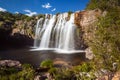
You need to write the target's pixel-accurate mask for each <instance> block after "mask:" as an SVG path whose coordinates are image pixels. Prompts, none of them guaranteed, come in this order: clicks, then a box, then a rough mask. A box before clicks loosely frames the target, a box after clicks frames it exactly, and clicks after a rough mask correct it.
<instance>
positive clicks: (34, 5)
mask: <svg viewBox="0 0 120 80" xmlns="http://www.w3.org/2000/svg"><path fill="white" fill-rule="evenodd" d="M88 2H89V0H0V11H9V12H12V13H23V14H26V15H28V16H32V15H36V14H41V13H42V14H46V13H48V14H56V13H59V12H60V13H63V12H68V11H78V10H84V8H85V6H86V5H87V3H88Z"/></svg>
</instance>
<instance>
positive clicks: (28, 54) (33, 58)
mask: <svg viewBox="0 0 120 80" xmlns="http://www.w3.org/2000/svg"><path fill="white" fill-rule="evenodd" d="M0 58H1V59H12V60H18V61H20V62H21V63H29V64H31V65H33V66H34V67H38V66H39V65H40V63H41V61H44V60H46V59H51V60H55V59H57V58H59V59H61V60H65V61H67V62H70V63H71V64H73V65H77V64H79V63H81V61H84V60H85V53H84V52H73V53H70V54H69V53H67V54H66V53H64V52H62V53H61V52H55V51H53V50H33V49H30V48H24V49H10V50H4V51H0Z"/></svg>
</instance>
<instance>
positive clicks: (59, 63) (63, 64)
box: [53, 58, 72, 68]
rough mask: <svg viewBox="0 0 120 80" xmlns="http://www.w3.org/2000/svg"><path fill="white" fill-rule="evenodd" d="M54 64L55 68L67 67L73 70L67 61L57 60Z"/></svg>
mask: <svg viewBox="0 0 120 80" xmlns="http://www.w3.org/2000/svg"><path fill="white" fill-rule="evenodd" d="M53 64H54V66H55V67H65V68H71V67H72V65H71V64H70V62H67V61H65V60H61V59H60V58H56V59H55V60H54V61H53Z"/></svg>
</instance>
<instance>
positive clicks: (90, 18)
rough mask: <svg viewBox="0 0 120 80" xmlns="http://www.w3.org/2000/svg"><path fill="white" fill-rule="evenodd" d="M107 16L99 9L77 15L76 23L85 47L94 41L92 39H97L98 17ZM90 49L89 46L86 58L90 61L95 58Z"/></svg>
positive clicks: (77, 13)
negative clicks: (96, 23)
mask: <svg viewBox="0 0 120 80" xmlns="http://www.w3.org/2000/svg"><path fill="white" fill-rule="evenodd" d="M105 14H106V12H102V11H101V10H99V9H96V10H89V11H81V12H76V13H75V22H74V23H75V24H76V25H78V28H80V34H82V35H81V36H80V37H81V38H82V39H83V42H84V44H85V45H88V42H89V41H92V38H93V37H95V34H94V33H95V30H96V28H97V26H96V25H95V22H97V20H98V17H100V16H104V15H105ZM90 49H91V48H90V47H89V46H88V48H86V57H88V58H89V59H91V58H92V56H93V55H92V51H91V50H90Z"/></svg>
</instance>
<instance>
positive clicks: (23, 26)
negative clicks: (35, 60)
mask: <svg viewBox="0 0 120 80" xmlns="http://www.w3.org/2000/svg"><path fill="white" fill-rule="evenodd" d="M36 22H37V20H30V21H26V20H18V21H15V24H14V25H13V26H16V27H15V28H13V30H12V35H14V34H16V33H20V34H22V35H27V36H29V37H31V38H34V30H35V25H36Z"/></svg>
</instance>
